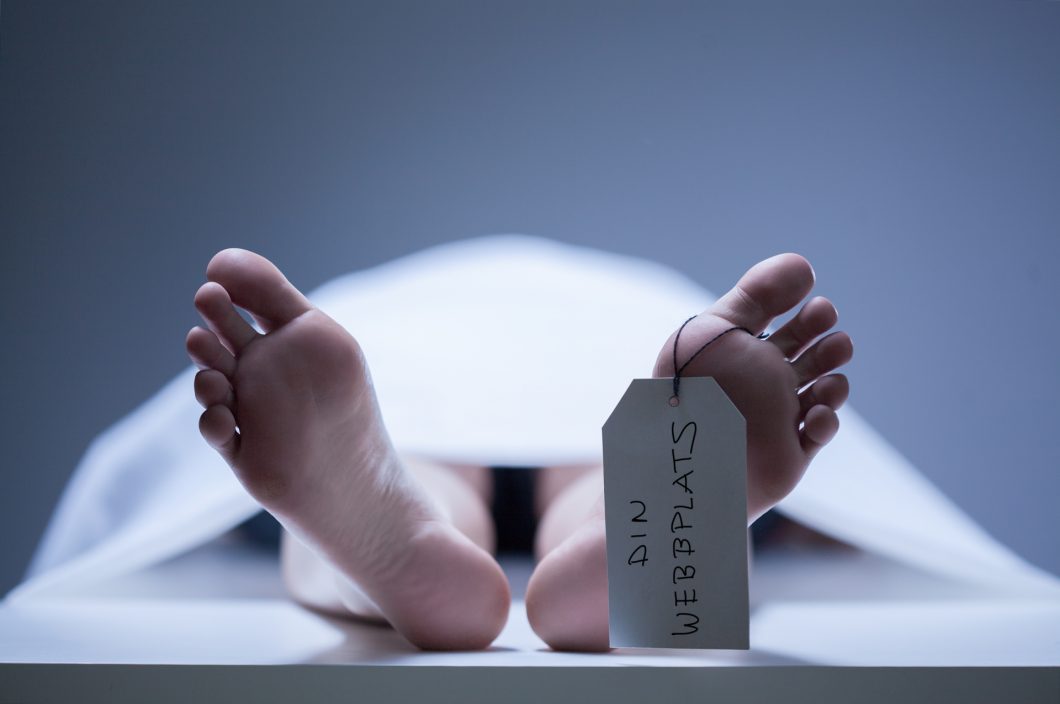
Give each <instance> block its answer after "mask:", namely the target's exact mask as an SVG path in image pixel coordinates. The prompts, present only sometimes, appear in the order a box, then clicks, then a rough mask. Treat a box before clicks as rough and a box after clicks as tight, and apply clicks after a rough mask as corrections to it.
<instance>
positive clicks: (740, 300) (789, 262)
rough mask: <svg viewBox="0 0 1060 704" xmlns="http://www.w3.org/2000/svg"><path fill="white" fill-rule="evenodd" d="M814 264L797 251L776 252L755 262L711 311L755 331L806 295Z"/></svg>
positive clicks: (812, 278)
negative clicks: (792, 252)
mask: <svg viewBox="0 0 1060 704" xmlns="http://www.w3.org/2000/svg"><path fill="white" fill-rule="evenodd" d="M813 281H814V273H813V267H811V266H810V263H809V262H808V261H806V260H805V259H804V258H803V257H800V256H799V255H798V254H778V255H777V256H775V257H770V258H769V259H766V260H765V261H762V262H759V263H757V264H755V265H754V266H753V267H751V268H750V270H748V272H747V273H746V274H744V275H743V277H741V278H740V280H739V281H738V282H737V283H736V286H735V287H734V288H733V289H732V290H731V291H729V292H728V293H727V294H725V295H724V296H722V297H721V298H720V299H718V302H717V303H715V304H714V306H713V307H712V308H711V310H710V312H711V313H713V314H714V315H717V316H719V317H721V318H724V319H725V320H728V321H729V322H731V323H732V324H733V325H739V326H742V327H745V328H747V329H748V330H751V331H752V332H753V333H755V334H757V333H760V332H762V331H763V330H765V328H766V326H767V325H769V322H770V321H771V320H772V319H773V318H774V317H776V316H778V315H780V314H781V313H785V312H787V311H789V310H791V309H792V308H794V307H795V306H796V305H798V303H799V301H801V300H802V299H803V298H805V297H806V294H808V293H809V292H810V289H811V288H813Z"/></svg>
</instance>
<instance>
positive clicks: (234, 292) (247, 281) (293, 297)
mask: <svg viewBox="0 0 1060 704" xmlns="http://www.w3.org/2000/svg"><path fill="white" fill-rule="evenodd" d="M206 278H207V279H209V280H210V281H214V282H217V283H219V284H221V285H222V286H223V287H224V288H225V289H226V290H227V291H228V292H229V294H230V295H231V296H232V300H233V301H235V303H236V305H238V306H239V307H241V308H245V309H246V310H248V311H250V314H251V315H253V316H254V319H255V320H257V321H258V323H259V324H260V325H261V326H262V327H263V328H264V329H265V331H266V332H267V331H269V330H273V329H275V328H277V327H279V326H281V325H283V324H284V323H287V322H289V321H290V320H292V319H293V318H296V317H297V316H299V315H301V314H302V313H305V312H306V311H307V310H310V309H311V308H312V307H313V306H312V305H311V304H310V303H309V299H307V298H306V297H305V296H303V295H302V292H301V291H299V290H298V289H297V288H295V287H294V286H293V285H292V284H291V282H290V281H288V280H287V278H286V277H285V276H284V275H283V273H282V272H281V271H280V270H279V269H277V268H276V265H275V264H273V263H272V262H270V261H269V260H268V259H266V258H265V257H263V256H261V255H260V254H255V253H254V252H250V251H247V250H245V249H225V250H222V251H220V252H218V253H217V254H215V255H214V257H213V259H211V260H210V263H209V265H208V266H207V267H206Z"/></svg>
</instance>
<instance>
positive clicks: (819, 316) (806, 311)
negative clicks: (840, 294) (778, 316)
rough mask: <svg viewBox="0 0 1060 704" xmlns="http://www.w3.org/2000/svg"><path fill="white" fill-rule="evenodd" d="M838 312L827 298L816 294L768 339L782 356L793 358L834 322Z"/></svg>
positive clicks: (837, 318) (836, 319)
mask: <svg viewBox="0 0 1060 704" xmlns="http://www.w3.org/2000/svg"><path fill="white" fill-rule="evenodd" d="M838 320H839V314H838V313H837V312H836V309H835V306H833V305H832V302H831V301H829V300H828V299H827V298H822V297H821V296H818V297H816V298H812V299H810V301H809V302H808V303H807V304H806V305H804V306H803V307H802V309H801V310H800V311H799V312H798V313H797V314H796V315H795V317H794V318H792V319H791V320H789V321H788V322H787V323H785V324H784V325H783V326H781V328H780V329H779V330H777V331H776V332H775V333H773V334H772V335H770V337H769V341H770V342H772V343H773V344H774V345H776V346H777V347H779V348H780V351H781V352H783V353H784V356H785V357H787V358H788V359H794V358H795V356H796V355H798V354H799V353H800V352H802V351H803V350H804V349H806V347H807V345H809V344H810V343H811V342H813V341H814V340H815V339H816V338H817V337H818V336H820V335H823V334H824V333H826V332H827V331H828V330H830V329H831V328H832V326H833V325H835V324H836V321H838Z"/></svg>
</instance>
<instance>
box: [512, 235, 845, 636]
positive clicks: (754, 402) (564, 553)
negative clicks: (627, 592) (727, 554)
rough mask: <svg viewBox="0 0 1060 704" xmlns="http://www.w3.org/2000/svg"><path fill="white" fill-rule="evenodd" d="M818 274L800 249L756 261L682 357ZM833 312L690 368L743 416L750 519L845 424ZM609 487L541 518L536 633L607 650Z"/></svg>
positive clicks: (766, 316) (698, 326)
mask: <svg viewBox="0 0 1060 704" xmlns="http://www.w3.org/2000/svg"><path fill="white" fill-rule="evenodd" d="M813 281H814V275H813V270H812V269H811V268H810V265H809V263H808V262H806V260H805V259H803V258H802V257H799V256H797V255H793V254H783V255H779V256H777V257H773V258H771V259H767V260H766V261H764V262H761V263H759V264H757V265H755V266H754V267H753V268H752V269H751V270H750V271H748V272H747V273H746V274H745V275H744V276H743V277H742V278H741V279H740V281H739V282H738V283H737V285H736V287H735V288H734V289H733V290H732V291H730V292H729V293H728V294H726V295H725V296H723V297H722V298H721V299H719V300H718V302H717V303H715V304H714V305H713V306H712V307H711V308H710V309H709V310H707V311H706V312H704V313H703V315H701V316H699V317H698V318H696V320H694V321H692V323H690V324H689V325H688V327H686V328H685V332H684V333H683V334H682V336H681V346H680V349H679V350H678V358H679V360H683V359H687V358H688V356H689V355H691V354H692V352H693V351H695V350H696V349H698V348H699V347H700V346H701V345H702V344H703V343H704V342H705V341H707V340H709V339H710V338H712V337H713V336H714V335H716V334H718V333H719V332H721V331H722V330H725V329H727V328H729V327H732V326H741V327H745V328H747V329H748V330H750V331H751V332H752V333H754V334H757V333H759V332H761V331H762V330H764V329H765V328H766V326H768V325H769V322H770V321H771V320H772V319H773V318H774V317H775V316H777V315H780V314H782V313H784V312H786V311H788V310H790V309H792V308H793V307H794V306H795V305H797V304H798V303H799V301H801V300H802V299H803V298H804V297H805V296H806V295H807V294H808V293H809V291H810V289H811V288H812V286H813ZM836 319H837V315H836V312H835V308H834V307H833V306H832V304H831V303H829V302H828V301H827V300H825V299H823V298H814V299H812V300H810V301H809V302H808V303H806V305H804V306H803V308H802V309H801V310H800V311H799V312H798V314H796V315H795V317H794V318H792V319H791V320H790V321H789V322H788V323H786V324H785V325H784V326H783V327H781V328H780V329H779V330H778V331H777V332H776V334H774V335H773V336H772V337H770V338H769V340H768V341H762V340H759V339H756V338H755V337H753V336H751V335H743V334H733V335H727V336H725V337H724V338H722V339H721V340H719V342H718V343H717V344H716V345H714V346H712V347H710V348H709V349H707V350H706V351H705V352H704V353H703V354H701V355H699V356H698V357H696V359H695V361H694V362H693V363H692V364H691V365H690V366H689V368H688V369H687V370H686V372H685V373H686V374H687V375H688V376H712V377H714V378H715V379H716V380H717V381H718V383H719V384H720V385H721V387H722V388H723V389H724V390H725V392H726V393H727V394H728V396H729V398H730V399H732V401H733V403H734V404H735V405H736V407H737V408H738V409H739V410H740V412H741V413H742V414H743V416H744V418H745V419H746V420H747V520H748V524H750V523H752V522H754V520H755V519H756V518H758V517H759V516H761V515H762V514H763V513H765V512H766V511H767V510H768V509H769V508H770V507H772V506H773V505H775V504H776V503H777V502H778V501H780V500H781V499H782V498H783V497H784V496H786V495H787V494H788V493H789V492H790V491H791V490H792V489H793V488H794V487H795V485H796V484H797V483H798V481H799V479H800V478H801V477H802V474H803V472H805V470H806V467H807V466H808V465H809V462H810V460H811V459H812V458H813V456H814V455H815V454H816V453H817V452H818V451H819V450H820V449H821V448H822V447H823V446H824V445H825V444H826V443H827V442H828V441H829V440H831V439H832V437H833V436H834V435H835V433H836V431H837V430H838V427H839V420H838V418H837V416H836V414H835V411H836V410H837V409H838V408H839V407H840V406H841V405H842V404H843V402H844V401H845V400H846V397H847V393H848V386H847V381H846V378H845V377H844V376H842V375H840V374H829V372H831V371H833V370H834V369H835V368H836V367H839V366H840V365H842V364H845V363H846V362H848V361H849V360H850V358H851V356H852V354H853V347H852V345H851V342H850V338H849V337H848V336H847V335H846V334H845V333H841V332H837V333H832V334H829V335H825V333H827V332H828V331H829V330H830V329H831V328H832V327H833V326H834V325H835V323H836ZM822 335H825V336H824V337H821V336H822ZM819 337H820V339H818V338H819ZM815 340H816V342H815ZM673 344H674V336H673V335H671V337H670V339H669V340H667V341H666V343H665V344H664V345H663V347H662V350H661V351H660V353H659V357H658V360H657V361H656V365H655V376H658V377H671V376H673V374H674V368H673V355H672V352H673ZM602 488H603V483H602V477H601V475H600V474H592V475H589V476H587V477H585V478H583V479H580V480H578V481H575V482H573V483H571V484H570V485H569V486H568V487H566V488H565V489H564V490H563V491H562V492H560V493H558V494H557V495H556V497H555V498H554V499H553V505H552V507H550V508H548V509H546V511H545V515H544V518H543V520H542V525H541V535H540V537H539V542H538V547H539V551H540V555H541V561H540V563H539V564H538V566H537V569H536V570H535V571H534V574H533V575H532V577H531V579H530V585H529V587H528V589H527V595H526V608H527V615H528V616H529V618H530V624H531V626H533V628H534V630H535V631H536V632H537V634H538V635H539V636H541V638H542V639H544V640H545V642H547V643H548V644H549V645H551V646H552V647H554V648H557V649H573V650H603V649H606V648H607V643H608V634H607V562H606V552H605V535H604V522H603V505H602V503H603V495H602ZM578 505H580V506H582V507H583V508H581V509H580V510H579V512H578V513H577V514H575V513H573V512H572V511H573V509H572V508H571V507H572V506H578ZM586 507H591V508H586ZM553 513H556V514H557V515H556V517H555V518H552V515H551V514H553Z"/></svg>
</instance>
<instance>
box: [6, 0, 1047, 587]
mask: <svg viewBox="0 0 1060 704" xmlns="http://www.w3.org/2000/svg"><path fill="white" fill-rule="evenodd" d="M0 198H2V201H0V234H2V238H3V239H2V243H3V254H2V260H0V267H2V272H0V287H2V296H0V310H2V315H3V318H2V323H3V331H4V332H3V344H2V345H0V355H2V365H3V366H2V369H3V373H4V382H3V394H2V395H0V404H2V405H0V413H2V418H0V420H2V426H0V427H2V428H3V430H2V431H0V432H2V433H3V435H2V442H0V468H2V472H3V479H4V484H5V487H6V488H5V490H4V491H3V492H0V532H2V534H3V536H4V537H3V542H2V545H3V552H2V554H0V591H5V590H6V589H7V588H9V587H10V586H12V585H13V584H14V583H15V582H16V581H17V580H18V579H19V577H20V575H21V572H22V570H23V569H24V567H25V565H26V563H27V562H28V560H29V557H30V554H31V551H32V549H33V546H34V545H35V543H36V541H37V540H38V538H39V535H40V533H41V531H42V530H43V528H44V526H45V523H46V521H47V518H48V515H49V512H50V510H51V508H52V506H53V504H54V502H55V500H56V499H57V497H58V495H59V492H60V491H61V489H62V487H63V485H64V483H65V481H66V479H67V477H68V476H69V474H70V472H71V471H72V469H73V467H74V465H75V463H76V461H77V459H78V457H79V455H80V454H81V452H82V451H83V450H84V448H85V446H86V445H87V443H88V442H89V441H90V440H91V438H92V437H93V436H94V435H95V434H96V433H98V432H99V431H101V430H103V429H104V428H105V427H107V426H108V425H110V424H111V423H112V422H113V421H115V420H117V419H118V418H119V417H121V416H122V415H123V414H125V413H127V412H128V411H130V410H132V409H133V408H134V407H135V406H136V405H137V404H138V403H139V402H140V401H142V400H143V399H144V398H146V397H147V396H148V395H149V394H150V393H152V392H153V391H154V390H155V389H157V388H158V387H159V386H160V385H161V384H162V383H163V382H165V381H166V380H168V379H169V378H170V377H172V376H173V375H174V374H176V373H177V372H178V371H179V370H180V369H182V368H183V367H184V366H185V364H186V363H187V362H186V359H185V357H184V352H183V349H182V342H183V338H184V334H185V332H186V331H187V329H188V328H189V327H190V326H191V325H192V324H194V323H195V315H194V311H193V309H192V307H191V294H192V292H193V291H194V290H195V288H196V286H197V285H198V284H199V283H200V282H201V280H202V276H203V268H204V266H205V263H206V261H207V260H208V258H209V256H210V255H211V254H212V253H213V252H214V251H215V250H217V249H218V248H221V247H223V246H229V245H241V246H245V247H250V248H254V249H257V250H260V251H262V252H263V253H265V254H266V255H268V256H270V257H274V258H275V259H276V260H277V261H278V262H279V263H280V265H281V266H282V267H283V268H284V269H285V270H286V271H287V272H288V274H289V276H290V278H291V279H292V280H293V281H294V282H295V283H296V284H298V285H300V286H302V287H305V288H312V287H314V286H316V285H317V284H319V283H321V282H323V281H325V280H326V279H328V278H329V277H332V276H334V275H336V274H339V273H342V272H345V271H348V270H351V269H356V268H360V267H364V266H368V265H372V264H376V263H378V262H382V261H384V260H387V259H389V258H392V257H394V256H397V255H401V254H404V253H407V252H411V251H414V250H416V249H419V248H421V247H423V246H425V245H428V244H432V243H436V242H441V241H445V240H449V239H454V238H461V237H467V236H473V235H480V234H487V233H495V232H525V233H531V234H538V235H544V236H549V237H553V238H557V239H561V240H565V241H569V242H574V243H583V244H590V245H594V246H598V247H602V248H605V249H610V250H614V251H618V252H625V253H630V254H637V255H641V256H644V257H649V258H652V259H656V260H659V261H663V262H666V263H668V264H671V265H673V266H675V267H677V268H678V269H680V270H682V271H684V272H686V273H687V274H689V275H691V276H692V277H694V278H695V279H697V280H698V281H700V282H702V283H703V284H705V285H706V286H707V287H709V288H712V289H715V290H720V289H722V288H724V287H726V286H728V285H729V284H730V283H731V282H732V281H733V280H734V279H735V278H736V277H737V276H738V275H739V273H740V272H741V271H742V270H743V269H744V268H746V267H747V266H748V265H749V264H751V263H753V262H754V261H756V260H757V259H759V258H762V257H764V256H767V255H770V254H773V253H776V252H778V251H784V250H795V251H799V252H801V253H803V254H805V255H807V256H808V257H810V258H811V260H812V261H813V262H814V264H815V266H816V269H817V273H818V277H819V290H820V292H821V293H823V294H825V295H828V296H830V297H832V298H833V299H834V300H835V301H836V302H837V304H838V305H839V307H840V312H841V317H842V321H843V326H844V327H845V328H846V329H847V330H848V331H850V333H851V334H852V335H853V337H854V339H855V344H856V347H857V356H856V359H855V361H854V362H853V363H852V364H851V365H850V366H849V368H848V372H849V374H850V376H851V377H852V379H853V382H854V391H853V395H852V403H853V405H854V406H855V407H856V408H857V409H858V410H859V411H860V412H861V413H863V414H864V416H865V417H866V418H867V419H868V420H869V421H870V422H871V423H872V424H874V425H875V427H876V428H878V429H879V431H880V432H881V433H882V434H883V435H884V436H885V437H886V438H887V439H889V440H890V441H891V442H892V443H894V444H895V445H896V446H897V447H898V448H899V449H900V450H901V451H902V452H903V453H904V454H905V455H907V456H908V457H909V458H910V459H911V460H912V461H913V462H914V463H915V464H916V465H917V466H918V467H920V468H921V469H922V470H923V471H924V472H925V473H926V474H927V475H928V476H929V477H930V478H931V479H932V480H933V481H934V482H935V483H936V484H938V485H939V486H940V487H941V488H942V489H943V490H944V491H945V492H946V493H947V494H949V495H950V496H952V497H953V498H954V500H955V501H956V502H957V503H958V504H959V505H960V506H962V507H963V508H965V509H966V510H967V511H969V512H970V513H971V514H972V515H973V516H974V517H975V518H977V519H978V520H979V521H980V522H982V524H983V525H984V526H985V527H986V528H987V529H988V530H989V531H990V532H992V533H993V534H994V535H996V536H997V537H998V538H1000V539H1001V540H1003V541H1004V542H1006V543H1007V544H1009V545H1011V546H1012V547H1014V548H1015V549H1016V550H1017V551H1018V552H1019V553H1020V554H1022V555H1024V556H1025V557H1027V558H1028V559H1030V560H1031V561H1033V562H1035V563H1037V564H1039V565H1041V566H1044V567H1046V568H1049V569H1051V570H1053V571H1056V572H1060V531H1058V530H1057V528H1056V521H1055V518H1054V514H1055V502H1056V500H1057V497H1058V495H1060V475H1058V472H1057V468H1058V467H1060V462H1058V460H1060V440H1058V437H1060V433H1058V431H1057V419H1058V414H1057V412H1056V410H1055V399H1056V398H1057V397H1058V395H1060V375H1058V374H1057V351H1056V350H1057V347H1058V343H1060V333H1058V332H1057V329H1056V324H1055V323H1056V304H1057V303H1058V302H1060V295H1058V294H1060V283H1058V282H1057V278H1056V276H1055V273H1054V267H1055V260H1056V257H1057V254H1058V253H1060V240H1058V237H1057V234H1058V232H1057V231H1058V227H1060V4H1057V3H1038V2H986V3H984V2H953V3H946V2H931V3H923V2H905V3H901V2H894V1H892V0H888V1H886V2H884V1H880V2H874V3H869V2H861V3H849V2H775V3H731V4H730V3H724V4H722V3H707V2H698V3H678V2H665V3H659V2H640V3H626V2H534V3H527V2H426V1H424V2H417V3H394V2H386V3H383V2H372V3H365V2H360V3H322V2H314V3H303V2H252V3H251V2H243V3H237V2H206V1H203V2H182V3H170V2H144V1H142V0H141V1H137V2H129V3H118V2H93V3H83V2H70V3H54V2H37V1H33V2H31V1H29V0H18V1H16V0H7V2H4V3H3V5H2V8H0ZM189 393H191V391H190V389H189Z"/></svg>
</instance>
